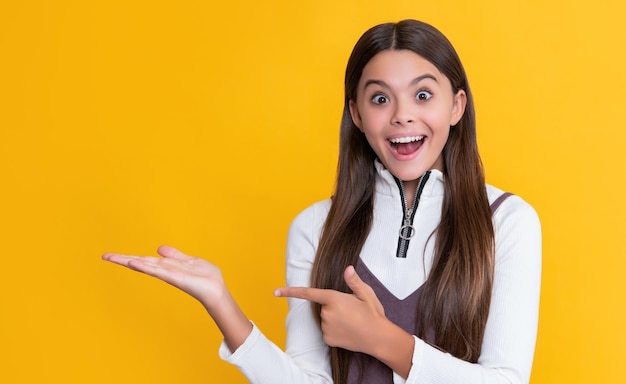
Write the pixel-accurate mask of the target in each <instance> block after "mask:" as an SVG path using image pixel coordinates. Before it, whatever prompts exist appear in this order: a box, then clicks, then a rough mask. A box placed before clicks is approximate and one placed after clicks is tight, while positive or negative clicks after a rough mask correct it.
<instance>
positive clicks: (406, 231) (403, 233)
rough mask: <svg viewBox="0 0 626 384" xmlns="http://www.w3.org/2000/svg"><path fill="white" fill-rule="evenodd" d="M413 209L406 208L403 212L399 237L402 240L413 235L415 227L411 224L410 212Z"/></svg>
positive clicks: (409, 238)
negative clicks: (402, 223)
mask: <svg viewBox="0 0 626 384" xmlns="http://www.w3.org/2000/svg"><path fill="white" fill-rule="evenodd" d="M413 209H414V208H411V209H407V211H406V213H405V214H404V225H402V227H400V238H401V239H402V240H411V239H412V238H413V236H414V235H415V227H414V226H413V225H411V214H412V213H413Z"/></svg>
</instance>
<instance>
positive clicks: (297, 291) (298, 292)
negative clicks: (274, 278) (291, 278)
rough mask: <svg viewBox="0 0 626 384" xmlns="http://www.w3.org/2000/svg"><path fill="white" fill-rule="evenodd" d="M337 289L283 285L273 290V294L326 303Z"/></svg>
mask: <svg viewBox="0 0 626 384" xmlns="http://www.w3.org/2000/svg"><path fill="white" fill-rule="evenodd" d="M336 293H337V291H333V290H330V289H319V288H309V287H285V288H278V289H277V290H276V291H274V295H275V296H277V297H293V298H296V299H303V300H308V301H312V302H314V303H318V304H322V305H327V304H329V303H330V301H331V299H332V298H333V297H334V295H335V294H336Z"/></svg>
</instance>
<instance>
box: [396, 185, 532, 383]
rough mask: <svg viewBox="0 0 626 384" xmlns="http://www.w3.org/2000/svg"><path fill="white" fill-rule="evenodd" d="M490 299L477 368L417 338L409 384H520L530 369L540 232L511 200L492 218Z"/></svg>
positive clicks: (521, 204) (527, 211)
mask: <svg viewBox="0 0 626 384" xmlns="http://www.w3.org/2000/svg"><path fill="white" fill-rule="evenodd" d="M494 226H495V229H496V264H495V274H494V285H493V294H492V299H491V306H490V311H489V318H488V321H487V325H486V329H485V336H484V340H483V345H482V350H481V355H480V358H479V360H478V363H477V364H471V363H468V362H465V361H463V360H460V359H457V358H455V357H452V356H451V355H449V354H446V353H443V352H441V351H440V350H438V349H436V348H433V347H431V346H429V345H427V344H426V343H424V342H423V341H422V340H420V339H417V338H416V343H415V350H414V355H413V359H412V360H413V367H412V369H411V371H410V374H409V377H408V379H407V381H406V382H407V384H413V383H415V384H416V383H420V384H444V383H445V384H450V383H464V384H473V383H481V384H500V383H502V384H504V383H506V384H523V383H528V382H529V379H530V371H531V367H532V361H533V355H534V349H535V341H536V333H537V323H538V310H539V288H540V281H541V228H540V224H539V219H538V217H537V214H536V213H535V211H534V210H533V209H532V207H530V205H528V204H527V203H525V202H524V201H523V200H522V199H521V198H519V197H516V196H514V197H511V198H509V199H508V200H507V201H505V203H504V204H502V206H501V207H500V208H499V209H498V211H496V213H495V215H494Z"/></svg>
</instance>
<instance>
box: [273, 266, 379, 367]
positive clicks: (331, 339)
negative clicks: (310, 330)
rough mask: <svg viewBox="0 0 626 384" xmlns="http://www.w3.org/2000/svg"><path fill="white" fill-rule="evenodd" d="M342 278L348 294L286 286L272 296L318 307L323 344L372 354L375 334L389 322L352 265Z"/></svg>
mask: <svg viewBox="0 0 626 384" xmlns="http://www.w3.org/2000/svg"><path fill="white" fill-rule="evenodd" d="M344 279H345V280H346V283H347V284H348V287H350V289H351V290H352V293H351V294H350V293H343V292H339V291H335V290H332V289H319V288H307V287H286V288H279V289H277V290H276V292H275V295H276V296H280V297H294V298H299V299H304V300H308V301H312V302H315V303H318V304H321V305H322V311H321V320H322V322H321V328H322V333H323V337H324V342H325V343H326V344H328V345H329V346H332V347H341V348H344V349H348V350H350V351H355V352H363V353H367V354H370V355H373V354H374V353H373V351H374V349H373V348H375V347H376V344H377V339H378V337H377V335H375V334H374V333H375V332H376V331H378V330H381V329H384V328H385V327H382V326H381V325H382V323H384V322H389V320H387V318H386V317H385V310H384V308H383V306H382V304H381V303H380V301H379V300H378V297H376V294H375V293H374V290H373V289H372V288H371V287H370V286H369V285H367V284H365V283H364V282H363V280H361V278H360V277H359V276H358V275H357V273H356V271H355V270H354V267H353V266H349V267H348V268H346V270H345V272H344Z"/></svg>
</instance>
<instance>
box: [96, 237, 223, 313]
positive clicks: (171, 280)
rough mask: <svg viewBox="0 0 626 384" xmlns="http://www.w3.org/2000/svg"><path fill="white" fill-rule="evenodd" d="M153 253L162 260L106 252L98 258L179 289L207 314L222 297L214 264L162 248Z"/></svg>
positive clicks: (221, 280)
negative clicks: (197, 301) (195, 300)
mask: <svg viewBox="0 0 626 384" xmlns="http://www.w3.org/2000/svg"><path fill="white" fill-rule="evenodd" d="M157 252H158V254H159V255H161V256H162V257H150V256H131V255H121V254H117V253H106V254H104V255H102V259H103V260H106V261H110V262H112V263H115V264H119V265H122V266H124V267H127V268H130V269H132V270H135V271H139V272H143V273H145V274H147V275H150V276H154V277H156V278H158V279H160V280H163V281H165V282H166V283H168V284H171V285H173V286H175V287H177V288H179V289H181V290H183V291H184V292H186V293H188V294H190V295H191V296H193V297H195V298H196V299H197V300H199V301H200V302H201V303H202V304H203V305H204V307H205V308H206V309H207V310H208V311H209V313H211V311H212V309H213V308H216V306H218V305H219V302H220V301H221V300H222V299H223V298H224V297H225V296H226V294H227V291H226V286H225V284H224V279H223V278H222V273H221V271H220V269H219V268H218V267H217V266H215V265H214V264H211V263H210V262H208V261H206V260H204V259H201V258H198V257H192V256H187V255H185V254H184V253H182V252H181V251H179V250H178V249H176V248H173V247H169V246H166V245H163V246H161V247H159V248H158V250H157Z"/></svg>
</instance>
